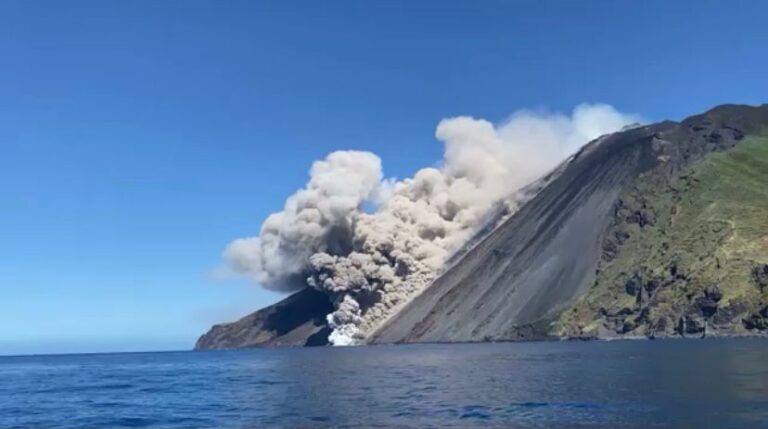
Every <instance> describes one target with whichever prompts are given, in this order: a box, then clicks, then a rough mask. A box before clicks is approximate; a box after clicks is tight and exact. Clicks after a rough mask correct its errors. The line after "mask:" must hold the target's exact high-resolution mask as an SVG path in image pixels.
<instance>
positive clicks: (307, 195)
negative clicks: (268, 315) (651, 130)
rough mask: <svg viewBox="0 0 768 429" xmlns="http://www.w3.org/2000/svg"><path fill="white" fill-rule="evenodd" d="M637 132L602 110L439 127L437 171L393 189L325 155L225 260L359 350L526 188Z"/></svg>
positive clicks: (369, 163) (363, 161)
mask: <svg viewBox="0 0 768 429" xmlns="http://www.w3.org/2000/svg"><path fill="white" fill-rule="evenodd" d="M638 121H639V119H638V118H637V117H635V116H633V115H626V114H622V113H620V112H618V111H617V110H616V109H614V108H613V107H611V106H609V105H605V104H581V105H579V106H577V107H576V108H575V109H574V110H573V112H572V113H571V115H570V116H569V115H564V114H558V113H542V112H537V111H530V110H522V111H518V112H515V113H514V114H512V115H511V116H510V117H509V119H507V120H506V121H504V122H502V123H500V124H497V125H494V124H492V123H490V122H488V121H485V120H482V119H475V118H472V117H467V116H461V117H455V118H450V119H444V120H442V121H441V122H440V123H439V124H438V126H437V130H436V133H435V136H436V138H437V139H438V140H439V141H441V142H442V143H443V144H444V156H443V160H442V162H441V164H440V166H439V167H438V168H431V167H427V168H423V169H421V170H419V171H417V172H416V174H415V175H414V176H413V177H411V178H406V179H403V180H395V179H384V175H383V172H382V166H381V160H380V159H379V157H378V156H376V155H375V154H373V153H370V152H361V151H337V152H333V153H331V154H329V155H328V156H327V157H326V158H325V159H323V160H320V161H316V162H314V163H313V165H312V168H311V169H310V172H309V176H310V179H309V181H308V182H307V184H306V185H305V186H304V188H302V189H300V190H299V191H297V192H296V193H294V194H293V195H291V196H290V197H288V199H287V200H286V202H285V206H284V207H283V210H282V211H279V212H276V213H273V214H271V215H270V216H268V217H267V219H266V220H265V221H264V223H263V224H262V227H261V231H260V232H259V235H258V236H254V237H248V238H240V239H237V240H235V241H233V242H232V243H230V244H229V246H228V247H227V249H226V251H225V258H226V259H228V260H229V261H230V263H231V264H232V265H233V267H234V268H235V269H236V270H238V271H239V272H242V273H244V274H247V275H249V276H251V277H252V278H253V280H254V281H255V282H256V283H257V284H259V285H261V286H263V287H265V288H268V289H272V290H278V291H285V292H289V291H295V290H299V289H302V288H305V287H307V286H309V287H313V288H315V289H317V290H320V291H322V292H324V293H326V294H327V295H328V297H329V299H330V300H331V301H332V302H333V304H334V308H335V311H334V312H333V313H331V314H329V315H328V316H327V320H328V325H329V327H330V328H331V329H332V332H331V334H330V337H329V341H330V343H331V344H334V345H351V344H358V343H362V342H364V341H365V339H366V337H367V336H368V335H369V334H371V333H372V332H374V331H375V330H376V329H377V328H378V327H379V326H381V324H382V323H383V322H384V321H385V320H386V319H387V318H389V317H390V316H392V315H393V314H395V313H396V312H397V310H398V309H399V308H401V307H402V306H403V305H404V304H406V303H407V302H408V301H409V300H411V299H413V297H415V296H416V295H418V294H419V293H420V292H421V291H423V290H424V288H425V287H427V286H428V285H429V283H430V282H431V281H432V280H433V279H434V278H435V277H436V276H437V275H438V274H439V273H440V272H441V270H443V269H444V268H445V266H446V264H447V263H448V261H449V258H450V257H451V256H452V255H454V254H455V253H456V252H459V251H461V249H462V248H463V247H464V246H466V245H467V243H468V242H470V239H472V238H473V236H475V235H477V234H478V232H479V231H481V230H487V229H488V227H492V226H493V225H492V223H493V222H498V221H499V219H500V217H501V216H503V215H509V214H511V213H513V212H514V211H515V209H516V207H517V206H518V205H519V204H520V203H521V202H522V201H523V200H525V199H527V198H530V196H531V195H530V189H531V188H530V187H529V188H525V186H526V185H528V184H530V183H532V182H534V181H535V180H536V179H537V178H539V177H541V176H542V175H544V174H545V173H547V172H548V171H551V170H552V169H553V168H554V167H556V166H557V165H558V164H559V163H560V162H561V161H562V160H564V159H565V158H566V157H568V156H569V155H571V154H573V153H574V152H575V151H576V150H577V149H578V148H580V147H581V146H582V145H584V144H586V143H587V142H589V141H591V140H593V139H595V138H597V137H599V136H601V135H604V134H608V133H612V132H615V131H618V130H620V129H622V128H624V127H626V126H628V125H630V124H633V123H637V122H638ZM524 189H525V191H523V190H524ZM364 204H366V205H369V206H370V205H373V206H374V207H375V209H374V210H373V211H372V212H366V211H364V210H363V205H364ZM369 211H370V210H369ZM489 224H490V225H489Z"/></svg>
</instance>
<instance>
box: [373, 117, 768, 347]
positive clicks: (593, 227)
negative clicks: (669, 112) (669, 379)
mask: <svg viewBox="0 0 768 429" xmlns="http://www.w3.org/2000/svg"><path fill="white" fill-rule="evenodd" d="M766 126H768V106H762V107H759V108H756V107H748V106H720V107H718V108H715V109H713V110H711V111H709V112H707V113H705V114H703V115H699V116H695V117H692V118H689V119H687V120H685V121H683V122H681V123H673V122H665V123H660V124H655V125H651V126H646V127H642V128H638V129H633V130H629V131H625V132H621V133H616V134H613V135H611V136H608V137H606V138H603V139H601V140H598V141H596V142H593V143H591V144H589V145H587V146H586V147H585V148H584V149H583V150H581V151H580V152H579V153H578V154H577V156H576V158H575V159H574V160H573V161H572V162H571V163H570V165H569V166H568V168H566V169H565V170H564V171H563V173H562V174H561V175H560V176H559V177H558V178H557V179H556V180H554V181H553V182H552V183H551V184H549V186H547V187H546V188H545V189H543V190H542V191H541V192H540V193H539V194H538V195H537V196H536V197H535V198H534V199H532V200H531V201H529V202H528V203H527V204H526V205H525V206H523V207H522V208H521V209H520V210H519V211H518V212H517V213H515V214H514V215H513V216H512V217H511V218H510V219H509V220H508V221H506V222H505V223H504V224H503V225H502V226H500V227H499V228H498V229H497V230H496V231H494V232H493V233H492V234H491V235H489V236H488V237H487V238H486V239H484V240H483V241H482V242H481V243H480V244H478V245H477V246H476V247H475V248H474V249H472V250H471V251H470V252H468V253H467V254H466V255H465V256H464V257H463V258H462V259H461V260H459V261H458V262H456V263H455V264H454V265H453V266H452V267H451V268H450V269H449V270H447V271H446V272H445V273H444V274H443V275H442V276H440V277H439V278H438V279H437V280H436V281H435V282H434V283H433V284H432V285H431V286H430V287H429V288H428V289H426V290H425V291H424V292H423V293H422V294H421V295H419V296H418V297H417V298H415V299H414V300H413V301H411V302H410V303H409V304H408V305H407V306H405V307H404V308H403V309H402V310H401V311H400V312H399V313H398V314H397V315H396V316H394V317H392V318H391V319H390V320H389V321H388V322H387V323H386V324H385V325H384V326H382V327H381V328H380V329H379V330H378V331H377V332H375V333H374V335H372V336H371V337H370V338H369V341H370V342H373V343H391V342H429V341H447V342H451V341H483V340H511V339H519V338H528V337H543V336H549V335H557V334H561V335H589V336H614V335H621V334H627V333H629V334H631V333H632V329H629V330H625V331H623V330H624V329H625V328H624V325H623V321H624V319H622V318H621V315H624V316H625V318H630V317H629V316H633V317H631V318H630V319H632V320H630V321H631V322H633V323H635V325H632V326H637V323H638V322H637V321H635V320H634V319H635V318H638V317H640V314H641V313H643V312H645V313H646V315H645V316H644V317H646V319H648V320H651V319H652V318H649V317H648V313H650V312H651V311H653V309H654V308H659V309H661V308H666V307H664V303H665V302H667V301H665V299H672V298H671V297H678V296H682V298H680V299H679V301H681V302H682V303H681V304H680V305H679V306H677V307H673V309H672V310H669V311H667V313H669V314H667V315H666V316H665V317H666V319H670V320H672V321H674V322H675V323H677V319H678V318H680V317H682V318H683V319H682V320H683V323H685V320H686V319H685V314H687V313H690V312H691V311H693V312H696V311H699V310H696V308H699V307H700V306H699V307H697V305H698V304H697V303H700V302H710V301H715V298H717V296H716V295H718V294H719V293H721V292H720V291H719V289H717V288H716V286H717V285H716V284H712V285H711V286H712V287H710V288H709V292H706V289H705V290H704V292H701V293H700V295H701V297H702V299H700V300H699V301H697V300H696V299H698V295H697V294H696V293H693V295H692V296H690V297H687V296H688V294H691V293H692V292H691V290H689V289H687V288H682V287H681V288H675V286H674V285H672V286H671V292H670V293H669V294H668V295H670V296H668V297H666V298H665V297H664V296H663V295H662V301H661V303H657V304H658V305H657V306H656V307H653V306H649V305H648V300H649V298H648V297H647V293H646V296H645V299H646V302H645V307H643V306H642V305H641V304H638V305H637V306H633V307H629V308H627V307H626V306H625V305H624V303H623V302H619V301H620V300H616V299H613V300H612V301H611V302H600V300H599V298H598V299H597V300H594V299H593V300H592V301H591V302H590V305H584V304H583V302H584V299H585V296H589V297H592V298H594V296H595V292H594V291H595V290H597V291H600V290H602V289H606V288H608V289H611V288H614V289H615V288H616V285H615V284H614V283H615V282H616V280H617V279H619V278H621V277H622V275H624V274H629V275H630V277H631V274H632V273H624V272H623V271H626V270H628V269H631V267H624V268H621V269H620V271H622V270H623V271H622V273H621V275H619V274H617V275H616V276H614V277H612V278H603V277H601V273H602V272H603V270H606V269H609V267H610V266H611V264H612V263H614V261H617V260H623V259H622V258H621V256H622V255H625V254H627V253H631V252H633V251H635V250H636V249H634V248H632V247H626V246H624V242H626V241H627V240H628V238H629V234H634V235H636V236H639V237H642V236H647V234H649V233H650V232H649V231H651V230H652V229H653V228H654V226H655V221H653V219H656V218H665V217H667V216H668V215H669V213H661V212H656V211H655V210H654V208H653V207H651V206H650V205H648V204H644V203H643V201H644V198H643V196H639V197H638V198H635V199H634V200H632V201H633V202H634V204H630V205H629V206H627V205H626V204H625V202H626V201H627V199H626V198H625V196H626V195H627V194H629V193H632V192H633V191H634V192H635V193H637V189H638V188H637V187H638V186H639V185H642V184H644V185H643V186H642V188H641V189H642V191H641V193H643V194H644V196H647V197H651V196H653V195H654V194H656V193H660V192H663V191H664V190H666V189H667V188H668V187H669V186H670V183H673V182H674V181H675V180H676V178H678V177H679V176H680V175H684V174H685V173H686V171H688V169H690V168H692V167H693V166H695V165H696V164H697V163H698V162H700V161H702V160H704V159H705V158H706V157H707V156H708V154H710V153H713V152H723V151H728V150H730V149H732V148H733V147H734V146H736V145H737V144H738V143H740V142H741V141H743V140H744V138H745V136H749V135H754V134H759V133H761V132H762V131H763V130H764V129H765V127H766ZM764 185H766V186H768V183H765V184H764ZM763 214H764V215H765V216H764V217H765V218H768V213H763ZM726 222H727V219H726ZM624 223H632V224H636V225H639V229H638V230H632V231H631V232H629V229H628V228H624V229H622V230H621V231H619V230H618V229H617V228H616V225H619V224H624ZM767 233H768V232H767ZM705 239H706V238H705ZM766 242H768V236H766ZM669 245H670V244H669V243H668V244H667V246H669ZM686 252H688V253H686ZM651 253H653V251H651ZM657 253H658V252H657ZM678 253H680V254H687V255H688V257H693V259H695V258H696V257H698V255H693V256H692V255H690V253H691V252H690V251H689V250H686V249H683V248H681V249H679V252H678ZM766 262H768V261H766ZM723 263H724V262H723ZM755 266H756V267H757V268H755V270H756V271H755V272H757V273H758V274H757V275H760V273H762V271H759V270H760V267H761V266H762V265H759V264H757V265H755ZM665 268H666V267H665ZM649 270H651V271H653V268H649ZM766 272H768V270H767V271H766ZM686 275H687V276H689V277H695V276H696V273H695V272H691V271H688V273H687V274H686ZM648 276H650V274H647V275H646V277H648ZM678 286H680V285H678ZM619 287H620V288H621V289H624V284H623V283H622V284H621V285H620V286H619ZM601 288H602V289H601ZM633 292H634V290H633ZM707 294H709V295H707ZM710 295H711V296H710ZM599 296H605V294H603V295H599ZM637 296H640V295H637ZM686 297H687V298H686ZM708 297H709V298H708ZM630 298H631V299H635V300H636V301H637V300H638V299H637V298H636V297H635V296H634V295H633V296H631V297H630ZM686 299H687V301H686ZM707 300H709V301H707ZM624 301H626V300H624ZM752 301H755V299H753V300H752ZM758 301H759V300H758ZM577 303H578V304H579V305H578V306H577V307H578V308H579V309H580V311H581V313H580V314H579V315H578V316H579V317H575V316H574V317H570V318H566V319H567V320H564V321H560V322H559V323H555V322H557V321H558V320H559V319H560V318H561V315H563V314H564V312H565V311H566V310H569V312H568V314H569V315H571V313H572V312H574V311H575V310H574V309H573V307H574V305H576V304H577ZM686 303H687V304H686ZM760 305H762V304H760V302H749V303H745V302H742V304H741V307H739V308H738V309H737V310H734V309H730V310H727V311H728V312H729V314H730V315H731V317H730V318H729V319H728V320H729V321H730V322H728V323H732V324H739V325H740V324H741V320H742V319H740V318H739V317H740V316H741V315H743V314H747V313H749V312H750V311H752V312H755V314H756V315H757V316H755V317H757V318H759V317H760V314H761V313H760V311H761V310H760V308H761V307H760ZM644 308H648V310H644ZM707 308H708V309H706V310H702V311H704V312H705V313H706V315H705V316H707V317H712V315H713V314H714V313H716V312H717V302H715V303H714V307H713V306H711V305H710V306H709V307H707ZM656 311H661V310H656ZM723 311H724V312H725V311H726V310H723ZM700 312H701V311H699V313H700ZM678 313H680V314H678ZM765 313H766V316H768V310H766V311H765ZM616 314H619V319H620V320H619V322H617V321H616ZM705 316H702V317H705ZM747 317H748V316H747ZM697 320H699V319H697ZM702 320H703V319H702ZM760 320H763V319H760ZM668 322H669V320H668ZM639 323H640V324H642V323H643V321H642V320H640V321H639ZM755 323H756V324H759V323H760V321H758V322H755ZM765 324H766V325H767V326H768V322H766V323H765ZM670 325H672V323H670ZM617 326H618V328H617ZM633 329H634V328H633ZM664 329H665V330H663V332H667V333H669V334H674V333H675V332H676V331H675V330H674V329H667V328H664ZM617 331H618V332H617ZM651 332H653V330H647V329H643V330H639V331H638V332H637V333H638V334H641V335H649V334H650V333H651Z"/></svg>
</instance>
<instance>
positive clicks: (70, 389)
mask: <svg viewBox="0 0 768 429" xmlns="http://www.w3.org/2000/svg"><path fill="white" fill-rule="evenodd" d="M338 426H343V427H404V428H428V427H432V428H452V427H460V428H465V427H466V428H475V427H521V428H528V427H530V428H548V427H553V428H559V427H595V428H615V427H628V428H629V427H632V428H641V427H687V428H690V427H701V428H732V427H733V428H736V427H739V428H741V427H744V428H758V427H766V428H768V341H765V340H701V341H694V340H691V341H636V342H627V341H622V342H590V343H578V342H567V343H557V342H555V343H518V344H456V345H423V346H380V347H358V348H318V349H263V350H248V351H225V352H179V353H134V354H102V355H62V356H23V357H21V356H20V357H0V427H3V428H6V427H89V428H92V427H233V428H234V427H301V428H312V427H319V428H325V427H338Z"/></svg>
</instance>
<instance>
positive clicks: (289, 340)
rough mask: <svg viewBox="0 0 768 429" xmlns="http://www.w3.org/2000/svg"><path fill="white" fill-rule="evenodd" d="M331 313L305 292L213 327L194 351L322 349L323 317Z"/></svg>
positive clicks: (321, 299)
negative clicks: (275, 348) (320, 347)
mask: <svg viewBox="0 0 768 429" xmlns="http://www.w3.org/2000/svg"><path fill="white" fill-rule="evenodd" d="M332 311H333V306H332V305H331V302H330V301H329V300H328V297H327V296H325V295H324V294H322V293H321V292H318V291H316V290H314V289H310V288H306V289H304V290H301V291H299V292H296V293H294V294H293V295H291V296H289V297H288V298H285V299H284V300H282V301H280V302H278V303H277V304H274V305H270V306H269V307H266V308H262V309H261V310H259V311H256V312H254V313H251V314H249V315H248V316H245V317H243V318H242V319H240V320H238V321H237V322H232V323H222V324H219V325H214V326H213V327H212V328H211V330H210V331H208V332H207V333H205V334H203V336H201V337H200V339H199V340H197V344H195V350H204V349H232V348H244V347H260V346H316V345H326V344H328V335H329V334H330V330H329V329H328V327H327V324H326V321H325V316H326V315H328V313H331V312H332Z"/></svg>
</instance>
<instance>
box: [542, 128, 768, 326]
mask: <svg viewBox="0 0 768 429" xmlns="http://www.w3.org/2000/svg"><path fill="white" fill-rule="evenodd" d="M660 160H661V161H662V163H663V162H664V161H665V160H664V159H663V158H662V159H660ZM659 168H661V169H663V168H664V166H663V165H662V166H661V167H659ZM603 250H604V252H603V259H602V261H601V263H600V265H599V269H598V273H597V276H596V280H595V283H594V285H593V286H592V287H591V289H590V291H589V292H588V293H587V295H586V296H584V297H583V298H582V299H581V300H580V301H579V302H578V303H577V304H576V305H575V306H574V307H573V308H572V309H571V310H569V311H567V312H565V313H563V314H562V315H561V317H560V320H559V321H558V322H557V323H556V325H555V326H554V331H555V333H556V334H559V335H570V336H595V335H600V336H611V335H624V336H635V335H640V336H670V335H703V334H707V335H717V334H719V333H723V334H724V333H727V334H747V333H759V332H762V330H764V329H766V328H768V309H766V303H768V299H767V298H768V137H759V136H752V137H747V138H746V139H745V140H744V141H743V142H741V143H740V144H738V145H737V146H735V147H734V148H732V149H730V150H728V151H727V152H722V153H711V154H708V155H706V157H705V158H704V159H703V160H701V161H700V162H698V163H697V164H695V165H694V166H693V168H689V169H687V170H685V171H683V172H679V173H675V174H672V175H664V174H654V173H653V172H651V173H649V174H647V175H645V176H643V177H641V178H640V179H638V181H637V183H636V184H635V186H633V187H632V188H631V189H630V190H629V191H628V192H625V193H624V195H622V197H621V200H620V202H619V204H618V207H617V209H616V214H615V221H614V224H613V225H612V227H611V228H610V230H609V231H608V236H607V239H606V242H605V243H604V246H603Z"/></svg>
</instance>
